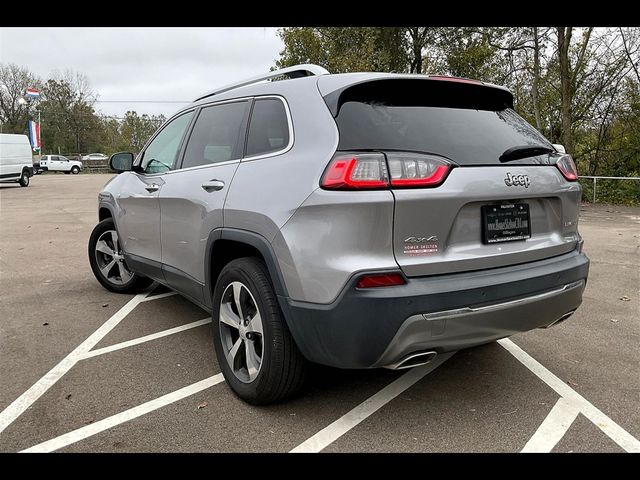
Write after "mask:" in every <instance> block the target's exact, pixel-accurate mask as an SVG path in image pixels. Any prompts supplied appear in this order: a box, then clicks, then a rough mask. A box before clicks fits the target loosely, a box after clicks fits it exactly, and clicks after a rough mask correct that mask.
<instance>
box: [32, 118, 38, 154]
mask: <svg viewBox="0 0 640 480" xmlns="http://www.w3.org/2000/svg"><path fill="white" fill-rule="evenodd" d="M29 140H30V141H31V148H33V149H34V150H36V151H40V124H39V123H36V122H34V121H33V120H29Z"/></svg>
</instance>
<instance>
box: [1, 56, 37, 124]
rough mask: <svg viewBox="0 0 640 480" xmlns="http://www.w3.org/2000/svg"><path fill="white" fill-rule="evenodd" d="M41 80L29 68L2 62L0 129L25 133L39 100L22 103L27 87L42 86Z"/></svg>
mask: <svg viewBox="0 0 640 480" xmlns="http://www.w3.org/2000/svg"><path fill="white" fill-rule="evenodd" d="M41 83H42V82H41V80H40V79H39V78H38V77H37V76H36V75H34V74H33V73H31V72H30V71H29V70H28V69H27V68H25V67H20V66H18V65H16V64H13V63H9V64H0V131H2V132H3V133H18V134H24V133H26V132H27V120H29V119H30V118H31V115H32V112H33V110H34V108H35V107H36V106H37V104H38V101H37V100H36V101H35V102H30V103H28V104H20V103H19V102H18V100H19V99H20V98H22V96H23V95H24V92H25V90H26V89H27V88H29V87H33V88H40V86H41Z"/></svg>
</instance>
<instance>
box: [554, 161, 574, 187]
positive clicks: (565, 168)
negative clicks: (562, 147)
mask: <svg viewBox="0 0 640 480" xmlns="http://www.w3.org/2000/svg"><path fill="white" fill-rule="evenodd" d="M556 167H558V170H560V173H562V176H563V177H564V178H566V179H567V180H569V181H570V182H575V181H576V180H578V169H577V168H576V164H575V162H574V161H573V158H571V155H562V156H561V157H560V158H559V159H558V161H557V162H556Z"/></svg>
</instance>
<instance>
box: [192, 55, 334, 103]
mask: <svg viewBox="0 0 640 480" xmlns="http://www.w3.org/2000/svg"><path fill="white" fill-rule="evenodd" d="M328 73H329V71H328V70H327V69H325V68H322V67H321V66H319V65H313V64H311V63H303V64H301V65H294V66H293V67H287V68H281V69H280V70H274V71H272V72H269V73H267V74H264V75H258V76H256V77H251V78H247V79H246V80H242V81H240V82H235V83H231V84H229V85H225V86H224V87H220V88H216V89H215V90H211V91H209V92H207V93H205V94H204V95H200V96H199V97H198V98H196V99H195V100H194V102H197V101H198V100H202V99H203V98H206V97H210V96H212V95H217V94H219V93H223V92H227V91H229V90H233V89H234V88H240V87H244V86H247V85H251V84H253V83H258V82H262V81H264V80H269V79H271V78H277V77H281V76H287V77H289V78H298V77H305V76H312V75H327V74H328Z"/></svg>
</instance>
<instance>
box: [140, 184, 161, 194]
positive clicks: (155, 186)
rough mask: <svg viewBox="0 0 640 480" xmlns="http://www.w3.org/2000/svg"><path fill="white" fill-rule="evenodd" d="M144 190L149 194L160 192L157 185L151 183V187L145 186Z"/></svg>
mask: <svg viewBox="0 0 640 480" xmlns="http://www.w3.org/2000/svg"><path fill="white" fill-rule="evenodd" d="M144 189H145V190H146V191H147V192H149V193H153V192H157V191H158V190H160V185H158V184H157V183H152V184H151V185H147V186H146V187H144Z"/></svg>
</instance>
